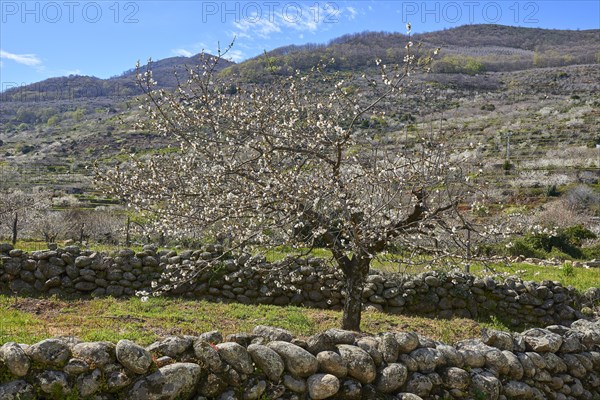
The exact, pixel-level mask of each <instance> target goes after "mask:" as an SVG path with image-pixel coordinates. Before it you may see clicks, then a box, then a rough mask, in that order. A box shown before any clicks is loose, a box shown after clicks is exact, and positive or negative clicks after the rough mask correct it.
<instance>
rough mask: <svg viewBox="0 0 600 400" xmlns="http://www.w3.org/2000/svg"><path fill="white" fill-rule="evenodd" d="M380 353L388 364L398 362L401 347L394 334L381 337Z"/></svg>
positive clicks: (385, 334)
mask: <svg viewBox="0 0 600 400" xmlns="http://www.w3.org/2000/svg"><path fill="white" fill-rule="evenodd" d="M379 351H380V352H381V355H382V356H383V360H384V361H385V362H386V363H388V364H389V363H393V362H396V360H397V359H398V354H399V353H400V345H399V344H398V341H397V340H396V335H394V334H393V333H389V332H386V333H383V334H382V335H381V336H379Z"/></svg>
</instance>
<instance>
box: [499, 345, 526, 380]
mask: <svg viewBox="0 0 600 400" xmlns="http://www.w3.org/2000/svg"><path fill="white" fill-rule="evenodd" d="M502 354H503V355H504V358H505V359H506V361H507V371H506V375H508V376H509V377H511V378H512V379H515V380H521V379H522V378H523V375H524V373H525V372H524V370H523V366H522V365H521V361H519V358H518V357H517V356H516V355H515V354H514V353H512V352H510V351H507V350H504V351H502Z"/></svg>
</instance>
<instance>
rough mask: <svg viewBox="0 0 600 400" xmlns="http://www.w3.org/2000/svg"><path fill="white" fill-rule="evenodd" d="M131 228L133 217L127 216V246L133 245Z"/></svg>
mask: <svg viewBox="0 0 600 400" xmlns="http://www.w3.org/2000/svg"><path fill="white" fill-rule="evenodd" d="M130 228H131V217H130V216H127V228H126V229H125V246H126V247H129V246H131V236H130V233H129V230H130Z"/></svg>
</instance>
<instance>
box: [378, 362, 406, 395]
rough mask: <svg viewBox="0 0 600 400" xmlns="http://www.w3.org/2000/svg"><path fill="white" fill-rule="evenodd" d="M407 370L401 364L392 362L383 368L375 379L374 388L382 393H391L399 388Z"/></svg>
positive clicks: (404, 379)
mask: <svg viewBox="0 0 600 400" xmlns="http://www.w3.org/2000/svg"><path fill="white" fill-rule="evenodd" d="M407 377H408V370H407V369H406V367H405V366H404V365H402V364H397V363H392V364H389V365H388V366H387V367H385V368H383V369H382V370H381V371H380V372H379V375H378V377H377V380H376V381H375V388H376V389H377V390H378V391H380V392H382V393H392V392H395V391H396V390H398V389H400V387H401V386H402V385H404V382H406V378H407Z"/></svg>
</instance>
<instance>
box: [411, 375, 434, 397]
mask: <svg viewBox="0 0 600 400" xmlns="http://www.w3.org/2000/svg"><path fill="white" fill-rule="evenodd" d="M405 387H406V391H407V392H410V393H414V394H416V395H417V396H421V397H428V396H429V393H430V392H431V390H432V389H433V383H431V380H430V379H429V378H428V377H427V376H426V375H423V374H420V373H418V372H415V373H414V374H412V375H411V376H410V378H409V379H408V381H407V382H406V386H405Z"/></svg>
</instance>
